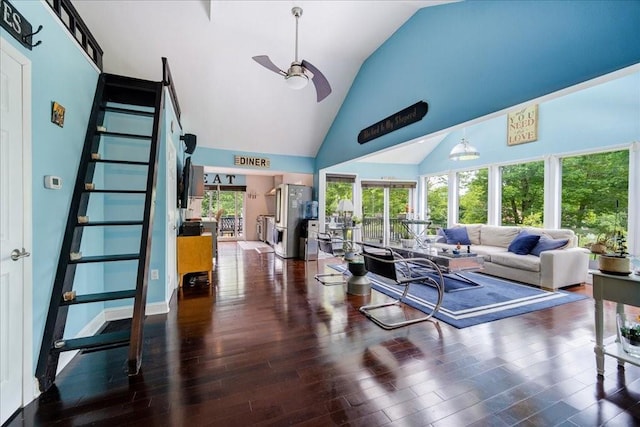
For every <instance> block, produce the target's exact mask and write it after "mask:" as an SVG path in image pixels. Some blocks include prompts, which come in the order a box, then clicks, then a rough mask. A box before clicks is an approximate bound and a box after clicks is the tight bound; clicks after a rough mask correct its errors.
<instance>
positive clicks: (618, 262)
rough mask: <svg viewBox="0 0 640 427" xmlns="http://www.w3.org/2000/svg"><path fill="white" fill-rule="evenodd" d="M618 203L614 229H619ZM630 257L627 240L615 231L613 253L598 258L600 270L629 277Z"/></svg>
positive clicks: (619, 231)
mask: <svg viewBox="0 0 640 427" xmlns="http://www.w3.org/2000/svg"><path fill="white" fill-rule="evenodd" d="M618 207H619V204H618V201H617V200H616V219H615V222H614V227H615V228H616V229H617V228H618V224H619V222H618V218H619V217H618ZM627 255H629V254H628V253H627V239H625V237H624V235H623V234H622V231H621V230H620V229H618V230H616V231H615V234H614V236H613V252H608V253H606V254H601V255H600V256H599V257H598V269H599V270H600V271H602V272H603V273H608V274H617V275H624V276H626V275H628V274H630V273H631V271H629V258H628V257H627Z"/></svg>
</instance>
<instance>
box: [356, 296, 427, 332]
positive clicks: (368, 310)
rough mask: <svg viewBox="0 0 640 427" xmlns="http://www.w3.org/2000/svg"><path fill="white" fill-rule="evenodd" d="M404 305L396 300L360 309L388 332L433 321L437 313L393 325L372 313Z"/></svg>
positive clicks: (393, 323)
mask: <svg viewBox="0 0 640 427" xmlns="http://www.w3.org/2000/svg"><path fill="white" fill-rule="evenodd" d="M403 305H405V304H404V303H403V302H402V301H400V300H395V301H392V302H388V303H383V304H370V305H363V306H362V307H360V313H362V314H364V315H365V316H366V317H367V318H368V319H369V320H371V321H372V322H373V323H375V324H377V325H378V326H380V327H381V328H383V329H387V330H390V329H396V328H400V327H402V326H407V325H412V324H414V323H419V322H424V321H427V320H429V319H431V318H432V317H433V315H434V314H435V313H436V311H435V309H434V310H433V311H432V312H431V313H429V315H428V316H424V317H418V318H415V319H409V320H403V321H400V322H392V323H387V322H385V321H383V320H382V319H381V318H380V317H378V316H376V315H374V314H373V313H372V311H374V310H377V309H380V308H384V307H391V306H398V307H402V306H403ZM436 323H437V321H436Z"/></svg>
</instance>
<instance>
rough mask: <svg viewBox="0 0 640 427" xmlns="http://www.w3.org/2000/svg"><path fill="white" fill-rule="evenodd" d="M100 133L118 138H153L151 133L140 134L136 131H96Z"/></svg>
mask: <svg viewBox="0 0 640 427" xmlns="http://www.w3.org/2000/svg"><path fill="white" fill-rule="evenodd" d="M96 134H98V135H106V136H114V137H118V138H135V139H149V140H150V139H151V135H140V134H136V133H123V132H111V131H96Z"/></svg>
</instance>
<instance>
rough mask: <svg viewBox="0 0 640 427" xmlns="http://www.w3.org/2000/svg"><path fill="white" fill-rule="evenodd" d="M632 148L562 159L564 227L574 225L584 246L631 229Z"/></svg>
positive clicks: (605, 241) (609, 241)
mask: <svg viewBox="0 0 640 427" xmlns="http://www.w3.org/2000/svg"><path fill="white" fill-rule="evenodd" d="M628 188H629V150H622V151H615V152H609V153H597V154H588V155H584V156H576V157H567V158H564V159H562V227H563V228H570V229H572V230H573V231H574V232H575V233H576V234H577V235H578V237H579V239H580V245H581V246H588V245H590V244H593V243H596V242H597V243H601V244H604V245H605V246H606V248H607V250H613V249H614V248H613V246H614V240H613V238H614V236H615V234H616V233H617V232H618V231H619V232H621V233H622V234H623V235H626V232H627V221H628V218H627V211H628V199H629V195H628V191H629V190H628Z"/></svg>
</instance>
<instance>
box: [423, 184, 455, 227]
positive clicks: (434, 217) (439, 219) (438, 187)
mask: <svg viewBox="0 0 640 427" xmlns="http://www.w3.org/2000/svg"><path fill="white" fill-rule="evenodd" d="M426 191H427V195H426V199H427V211H428V212H429V216H430V218H431V221H432V222H433V224H434V226H439V227H446V226H447V209H448V205H447V203H448V199H449V177H448V175H434V176H430V177H427V185H426Z"/></svg>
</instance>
